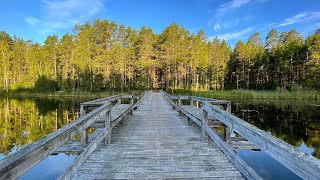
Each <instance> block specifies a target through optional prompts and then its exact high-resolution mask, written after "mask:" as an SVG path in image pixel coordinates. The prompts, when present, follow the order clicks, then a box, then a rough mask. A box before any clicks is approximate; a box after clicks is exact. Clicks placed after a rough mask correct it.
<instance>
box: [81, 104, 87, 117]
mask: <svg viewBox="0 0 320 180" xmlns="http://www.w3.org/2000/svg"><path fill="white" fill-rule="evenodd" d="M85 113H86V112H85V110H84V105H83V104H80V117H81V116H83V115H85Z"/></svg>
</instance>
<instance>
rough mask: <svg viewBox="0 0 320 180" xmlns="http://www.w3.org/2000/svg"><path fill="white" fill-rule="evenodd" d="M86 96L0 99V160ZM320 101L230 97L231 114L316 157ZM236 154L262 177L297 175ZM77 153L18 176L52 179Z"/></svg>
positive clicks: (61, 120) (264, 159) (263, 158)
mask: <svg viewBox="0 0 320 180" xmlns="http://www.w3.org/2000/svg"><path fill="white" fill-rule="evenodd" d="M91 99H93V98H88V99H70V98H68V99H48V98H35V99H0V160H1V159H3V158H4V157H6V156H8V155H10V154H12V153H14V152H16V151H17V150H19V149H21V148H22V147H24V146H26V145H27V144H30V143H32V142H35V141H37V140H39V139H41V138H42V137H45V136H46V135H47V134H49V133H50V132H53V131H55V130H56V129H58V128H60V127H62V126H63V125H65V124H67V123H70V122H72V121H74V120H75V119H76V118H77V117H78V116H79V104H80V102H84V101H88V100H91ZM319 104H320V103H319V102H312V101H283V100H277V101H266V100H263V101H261V100H245V101H244V100H241V101H239V100H232V113H233V114H234V115H236V116H238V117H240V118H242V119H244V120H246V121H248V122H249V123H251V124H253V125H255V126H257V127H258V128H260V129H263V130H265V131H267V132H270V133H271V134H273V135H274V136H276V137H278V138H280V139H282V140H284V141H286V142H288V143H289V144H292V145H293V146H296V147H298V148H299V149H300V150H301V151H303V152H306V153H309V154H312V155H313V156H315V157H317V158H319V159H320V152H319V151H320V105H319ZM238 154H239V155H240V157H242V158H243V159H244V160H245V161H246V162H247V163H248V164H249V165H251V166H252V167H253V168H254V169H255V170H256V171H257V172H258V173H259V174H260V175H261V176H262V177H263V178H264V179H299V178H298V177H297V176H295V175H294V174H292V173H291V172H290V171H289V170H287V169H286V168H285V167H283V166H282V165H281V164H280V163H278V162H276V161H275V160H273V159H272V158H271V157H270V156H268V155H267V154H266V153H264V152H260V151H251V150H239V151H238ZM74 158H76V155H70V154H58V155H51V156H49V157H47V158H46V159H45V160H44V161H42V162H41V163H39V164H38V165H37V166H35V167H34V168H32V169H31V170H30V171H28V172H27V173H26V174H24V175H23V176H22V177H20V179H55V178H57V177H58V176H59V175H60V174H61V173H62V172H63V171H64V170H65V169H66V167H68V166H69V165H70V164H71V163H72V161H73V160H74Z"/></svg>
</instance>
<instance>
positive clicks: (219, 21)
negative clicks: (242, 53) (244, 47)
mask: <svg viewBox="0 0 320 180" xmlns="http://www.w3.org/2000/svg"><path fill="white" fill-rule="evenodd" d="M0 17H1V18H0V31H5V32H7V33H8V34H10V35H11V36H13V35H15V36H17V37H21V38H23V39H24V40H33V41H34V42H39V43H41V44H42V43H43V42H44V40H45V39H46V37H47V36H48V35H57V36H59V37H62V36H63V35H64V34H66V33H71V34H72V33H73V31H72V29H73V28H74V26H75V24H77V23H80V24H83V23H85V22H86V21H90V22H92V21H93V20H94V19H96V18H100V19H108V20H109V21H115V22H116V23H117V24H124V25H125V26H131V27H133V28H135V29H140V27H141V26H143V25H146V26H148V27H150V28H152V29H153V31H154V32H155V33H161V32H162V31H163V30H164V28H165V27H166V26H168V25H170V24H171V23H172V22H176V23H177V24H179V25H180V26H183V27H185V28H186V29H187V30H189V31H190V32H191V33H197V32H198V31H199V30H200V29H203V30H204V31H205V33H206V36H207V37H208V39H209V40H210V39H213V38H215V37H218V38H219V39H225V40H226V41H227V42H228V43H229V45H231V46H232V47H233V46H234V45H235V43H236V42H237V41H239V40H242V41H244V42H246V41H247V40H248V37H249V36H250V35H252V34H254V33H255V32H259V33H260V37H261V39H262V40H264V39H265V37H266V35H267V33H268V32H269V31H270V30H271V29H273V28H275V29H277V30H278V31H279V32H283V31H290V30H291V29H296V30H297V31H298V32H300V33H301V35H302V36H303V37H304V38H305V37H307V36H308V35H310V34H313V33H314V32H315V31H316V30H317V29H318V28H320V0H3V1H2V2H1V6H0Z"/></svg>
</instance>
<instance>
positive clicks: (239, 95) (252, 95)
mask: <svg viewBox="0 0 320 180" xmlns="http://www.w3.org/2000/svg"><path fill="white" fill-rule="evenodd" d="M173 94H176V95H178V94H180V95H188V96H189V95H192V96H201V97H208V98H217V99H313V100H317V99H320V93H319V92H318V91H314V90H302V91H282V90H280V91H279V90H275V91H256V90H243V89H240V90H226V91H187V90H174V91H173Z"/></svg>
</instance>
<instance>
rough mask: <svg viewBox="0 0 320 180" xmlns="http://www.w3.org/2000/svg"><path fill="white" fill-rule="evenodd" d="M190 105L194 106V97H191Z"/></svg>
mask: <svg viewBox="0 0 320 180" xmlns="http://www.w3.org/2000/svg"><path fill="white" fill-rule="evenodd" d="M190 106H193V99H192V97H190Z"/></svg>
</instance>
